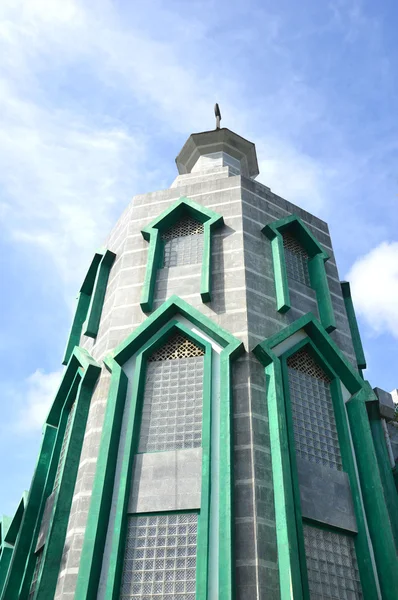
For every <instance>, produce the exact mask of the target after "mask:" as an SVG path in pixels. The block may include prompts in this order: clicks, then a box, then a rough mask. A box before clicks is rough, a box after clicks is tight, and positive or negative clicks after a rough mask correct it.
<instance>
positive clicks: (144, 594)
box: [120, 513, 198, 600]
mask: <svg viewBox="0 0 398 600" xmlns="http://www.w3.org/2000/svg"><path fill="white" fill-rule="evenodd" d="M197 530H198V515H197V514H194V513H192V514H187V513H186V514H163V515H154V516H149V517H140V516H138V517H129V519H128V523H127V538H126V547H125V553H124V564H123V574H122V583H121V593H120V598H121V599H122V600H127V599H128V598H131V599H133V598H135V599H138V598H140V599H142V600H144V599H145V600H150V599H156V600H162V599H164V600H195V585H196V545H197Z"/></svg>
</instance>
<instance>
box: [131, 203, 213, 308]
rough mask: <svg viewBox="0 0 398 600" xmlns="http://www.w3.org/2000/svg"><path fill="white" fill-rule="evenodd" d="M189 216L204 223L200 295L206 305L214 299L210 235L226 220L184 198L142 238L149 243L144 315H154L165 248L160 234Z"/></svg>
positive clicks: (143, 295)
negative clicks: (146, 313)
mask: <svg viewBox="0 0 398 600" xmlns="http://www.w3.org/2000/svg"><path fill="white" fill-rule="evenodd" d="M186 213H188V214H189V215H191V216H192V217H193V218H195V219H196V220H197V221H199V222H200V223H203V258H202V274H201V280H200V295H201V298H202V301H203V302H210V300H211V233H212V231H213V230H214V229H216V228H217V227H221V226H222V225H223V223H224V221H223V218H222V216H221V215H219V214H218V213H215V212H214V211H212V210H210V209H208V208H206V207H205V206H202V205H201V204H198V203H197V202H193V201H192V200H190V199H189V198H185V197H182V198H179V199H178V200H177V201H176V202H174V203H173V204H172V205H171V206H170V207H169V208H167V209H166V210H165V211H163V212H162V213H161V215H159V217H157V218H156V219H154V220H153V221H151V223H150V224H149V225H147V226H146V227H144V229H142V231H141V233H142V236H143V238H144V239H145V240H146V241H149V250H148V258H147V266H146V272H145V279H144V284H143V287H142V294H141V303H140V306H141V308H142V310H143V311H144V312H151V310H152V306H153V301H154V293H155V283H156V273H157V270H158V269H159V268H161V262H162V256H163V253H162V249H163V247H162V244H161V237H160V233H161V232H162V231H164V230H165V229H168V228H169V227H170V226H171V225H172V224H173V223H175V222H176V221H177V220H178V219H179V218H180V217H182V216H183V214H186Z"/></svg>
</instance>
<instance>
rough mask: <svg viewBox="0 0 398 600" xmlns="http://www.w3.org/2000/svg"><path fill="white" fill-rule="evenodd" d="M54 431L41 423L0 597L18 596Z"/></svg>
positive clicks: (38, 515)
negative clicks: (33, 468)
mask: <svg viewBox="0 0 398 600" xmlns="http://www.w3.org/2000/svg"><path fill="white" fill-rule="evenodd" d="M56 434H57V430H56V429H55V428H54V427H52V426H50V425H46V426H45V428H44V433H43V440H42V444H41V448H40V452H39V457H38V460H37V464H36V468H35V472H34V474H33V478H32V483H31V486H30V490H29V495H28V499H27V503H26V507H25V511H24V515H23V518H22V523H21V527H20V532H19V536H18V539H17V541H16V544H15V549H14V552H13V556H12V560H11V564H10V568H9V570H8V575H7V579H6V582H5V585H4V589H3V593H2V594H1V596H0V598H1V600H19V597H20V596H19V590H20V586H21V582H22V580H23V578H24V572H25V566H26V563H27V560H28V556H29V550H30V546H31V542H32V537H33V534H34V530H35V526H36V522H37V519H38V518H41V513H40V507H41V503H42V495H43V488H44V485H45V482H46V477H47V473H48V468H49V464H50V460H51V454H52V451H53V447H54V443H55V438H56ZM21 597H23V596H21Z"/></svg>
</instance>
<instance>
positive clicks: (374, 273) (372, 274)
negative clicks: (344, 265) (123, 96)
mask: <svg viewBox="0 0 398 600" xmlns="http://www.w3.org/2000/svg"><path fill="white" fill-rule="evenodd" d="M347 279H348V281H350V284H351V290H352V295H353V300H354V304H355V308H356V311H357V312H358V314H359V315H361V316H362V317H363V318H364V319H365V321H366V323H367V325H368V326H369V327H370V329H371V330H372V331H373V332H374V333H376V334H380V333H384V332H387V333H391V334H392V335H393V336H395V337H396V338H398V311H397V306H398V242H382V243H381V244H380V245H379V246H377V247H376V248H373V250H371V251H370V252H369V253H368V254H366V255H364V256H362V257H361V258H359V259H358V260H357V261H356V262H355V263H354V265H353V266H352V268H351V269H350V272H349V273H348V275H347Z"/></svg>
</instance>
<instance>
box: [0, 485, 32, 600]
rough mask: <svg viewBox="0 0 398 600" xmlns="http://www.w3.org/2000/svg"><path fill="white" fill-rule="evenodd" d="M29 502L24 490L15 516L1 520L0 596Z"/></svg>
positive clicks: (4, 516)
mask: <svg viewBox="0 0 398 600" xmlns="http://www.w3.org/2000/svg"><path fill="white" fill-rule="evenodd" d="M26 504H27V492H24V493H23V495H22V498H21V500H20V502H19V504H18V507H17V510H16V511H15V514H14V516H13V517H12V518H11V517H7V516H6V515H3V516H2V518H1V520H0V597H1V594H2V591H3V589H4V586H5V583H6V579H7V574H8V571H9V568H10V564H11V559H12V555H13V551H14V546H15V544H16V541H17V538H18V534H19V532H20V529H21V523H22V519H23V515H24V512H25V507H26Z"/></svg>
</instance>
